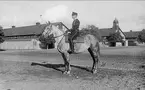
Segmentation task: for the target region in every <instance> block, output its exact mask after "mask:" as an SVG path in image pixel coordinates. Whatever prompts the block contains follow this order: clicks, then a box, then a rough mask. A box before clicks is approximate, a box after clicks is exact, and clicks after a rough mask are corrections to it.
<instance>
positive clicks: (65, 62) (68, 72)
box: [61, 53, 71, 74]
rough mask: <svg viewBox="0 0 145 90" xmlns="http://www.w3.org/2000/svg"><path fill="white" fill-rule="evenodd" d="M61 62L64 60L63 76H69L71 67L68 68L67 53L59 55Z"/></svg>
mask: <svg viewBox="0 0 145 90" xmlns="http://www.w3.org/2000/svg"><path fill="white" fill-rule="evenodd" d="M61 54H62V57H63V60H64V65H65V71H64V72H63V74H70V71H71V67H70V58H69V54H68V53H61Z"/></svg>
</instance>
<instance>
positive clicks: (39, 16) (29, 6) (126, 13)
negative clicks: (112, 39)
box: [0, 1, 145, 31]
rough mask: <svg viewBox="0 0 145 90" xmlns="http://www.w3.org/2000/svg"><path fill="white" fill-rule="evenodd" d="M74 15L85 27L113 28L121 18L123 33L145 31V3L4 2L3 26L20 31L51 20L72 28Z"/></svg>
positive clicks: (1, 3) (0, 20)
mask: <svg viewBox="0 0 145 90" xmlns="http://www.w3.org/2000/svg"><path fill="white" fill-rule="evenodd" d="M73 11H74V12H77V13H78V19H79V20H80V22H81V27H84V26H86V25H91V24H93V25H96V26H97V27H98V28H111V27H112V25H113V20H114V19H115V18H117V19H118V21H119V26H120V28H121V29H122V31H130V30H133V31H139V30H142V29H143V28H145V1H0V25H1V26H2V27H3V28H9V27H11V26H13V25H15V26H16V27H20V26H29V25H34V24H35V23H36V22H38V21H39V22H41V23H46V21H48V20H49V21H51V22H63V23H64V24H65V25H66V26H68V27H69V28H71V23H72V18H71V13H72V12H73Z"/></svg>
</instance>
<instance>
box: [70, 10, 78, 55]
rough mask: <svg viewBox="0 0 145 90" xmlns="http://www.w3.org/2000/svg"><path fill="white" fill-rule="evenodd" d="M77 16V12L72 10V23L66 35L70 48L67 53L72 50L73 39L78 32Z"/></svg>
mask: <svg viewBox="0 0 145 90" xmlns="http://www.w3.org/2000/svg"><path fill="white" fill-rule="evenodd" d="M77 16H78V14H77V13H76V12H72V19H73V23H72V28H71V29H70V30H69V32H70V34H69V37H68V41H69V46H70V49H69V50H68V53H73V52H74V43H73V39H74V38H76V36H77V35H78V33H79V26H80V21H79V20H78V19H77Z"/></svg>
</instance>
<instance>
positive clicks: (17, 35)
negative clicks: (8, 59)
mask: <svg viewBox="0 0 145 90" xmlns="http://www.w3.org/2000/svg"><path fill="white" fill-rule="evenodd" d="M52 24H53V25H58V26H59V28H61V26H62V25H61V24H62V23H61V22H56V23H52ZM45 27H46V24H40V23H39V22H37V23H36V25H31V26H23V27H15V26H12V28H7V29H4V30H3V32H4V35H5V41H4V42H3V43H2V44H0V48H1V49H41V47H40V41H39V37H40V36H41V34H42V33H43V31H44V29H45ZM51 45H52V44H51ZM48 48H49V46H48Z"/></svg>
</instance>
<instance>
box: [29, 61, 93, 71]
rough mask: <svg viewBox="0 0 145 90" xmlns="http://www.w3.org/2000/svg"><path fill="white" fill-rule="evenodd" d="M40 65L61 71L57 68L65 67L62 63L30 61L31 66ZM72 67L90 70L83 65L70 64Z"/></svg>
mask: <svg viewBox="0 0 145 90" xmlns="http://www.w3.org/2000/svg"><path fill="white" fill-rule="evenodd" d="M36 65H38V66H42V67H46V68H52V69H54V70H57V71H60V72H63V70H61V69H59V68H62V67H65V65H64V64H49V63H36V62H32V64H31V66H36ZM71 67H72V68H77V69H81V70H85V71H87V72H91V70H90V69H89V68H87V67H83V66H77V65H71Z"/></svg>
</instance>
